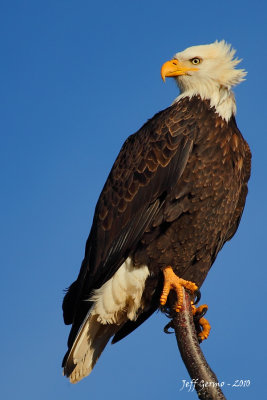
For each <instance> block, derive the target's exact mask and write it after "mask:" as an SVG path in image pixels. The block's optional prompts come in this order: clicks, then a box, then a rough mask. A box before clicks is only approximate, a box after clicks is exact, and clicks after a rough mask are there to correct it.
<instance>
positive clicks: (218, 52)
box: [161, 40, 246, 120]
mask: <svg viewBox="0 0 267 400" xmlns="http://www.w3.org/2000/svg"><path fill="white" fill-rule="evenodd" d="M235 52H236V51H235V50H234V49H233V48H231V45H230V44H227V43H226V42H225V41H224V40H221V41H216V42H214V43H211V44H206V45H200V46H192V47H189V48H187V49H186V50H184V51H182V52H179V53H176V54H175V56H174V58H173V59H172V60H170V61H167V62H166V63H165V64H163V66H162V68H161V76H162V79H163V80H164V81H165V77H174V78H175V80H176V82H177V84H178V86H179V88H180V91H181V95H180V96H179V97H178V98H177V100H179V99H180V98H181V97H185V96H189V97H192V96H194V95H199V96H200V97H201V98H202V99H209V100H210V101H211V105H212V106H215V108H216V111H217V112H218V113H219V114H220V115H221V116H222V117H223V118H224V119H226V120H229V118H230V117H231V115H232V114H235V111H236V106H235V100H234V95H233V93H232V91H231V88H232V87H233V86H235V85H237V84H238V83H240V82H242V81H243V80H244V77H245V76H246V71H245V70H244V69H237V68H236V66H237V65H238V64H239V63H240V61H241V60H240V59H238V58H235V57H234V56H235Z"/></svg>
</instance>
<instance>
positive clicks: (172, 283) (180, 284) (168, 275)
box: [160, 267, 197, 312]
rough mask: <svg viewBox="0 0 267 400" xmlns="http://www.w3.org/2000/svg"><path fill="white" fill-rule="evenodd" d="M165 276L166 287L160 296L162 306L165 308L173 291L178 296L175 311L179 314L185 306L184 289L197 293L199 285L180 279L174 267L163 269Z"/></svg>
mask: <svg viewBox="0 0 267 400" xmlns="http://www.w3.org/2000/svg"><path fill="white" fill-rule="evenodd" d="M163 275H164V286H163V290H162V294H161V296H160V304H161V305H162V306H164V305H165V304H166V301H167V298H168V295H169V293H170V290H171V289H173V290H175V291H176V294H177V302H176V304H175V308H174V309H175V311H176V312H179V311H180V310H181V308H182V305H183V288H185V289H188V290H190V291H191V292H195V291H196V290H197V285H196V284H195V283H194V282H190V281H186V280H184V279H182V278H179V277H178V276H177V275H176V274H175V273H174V272H173V269H172V267H166V268H164V269H163Z"/></svg>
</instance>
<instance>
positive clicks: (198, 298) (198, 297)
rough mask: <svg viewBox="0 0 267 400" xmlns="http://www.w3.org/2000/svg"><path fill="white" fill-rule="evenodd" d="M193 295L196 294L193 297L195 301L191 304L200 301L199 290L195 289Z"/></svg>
mask: <svg viewBox="0 0 267 400" xmlns="http://www.w3.org/2000/svg"><path fill="white" fill-rule="evenodd" d="M194 295H195V296H196V298H195V301H194V303H193V306H194V305H195V304H197V303H198V302H199V301H200V299H201V293H200V290H199V289H197V290H196V291H195V292H194Z"/></svg>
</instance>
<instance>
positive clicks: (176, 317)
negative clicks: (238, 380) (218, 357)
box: [170, 290, 225, 400]
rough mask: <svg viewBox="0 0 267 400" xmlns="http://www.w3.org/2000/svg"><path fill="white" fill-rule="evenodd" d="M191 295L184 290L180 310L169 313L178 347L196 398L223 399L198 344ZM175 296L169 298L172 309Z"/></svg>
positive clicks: (206, 399) (202, 399)
mask: <svg viewBox="0 0 267 400" xmlns="http://www.w3.org/2000/svg"><path fill="white" fill-rule="evenodd" d="M191 300H192V299H191V296H190V295H189V294H188V292H187V291H186V290H184V302H183V307H182V309H181V311H180V312H178V313H177V312H175V311H173V312H172V313H171V317H172V324H173V327H174V330H175V335H176V340H177V344H178V348H179V350H180V353H181V357H182V359H183V362H184V364H185V366H186V368H187V371H188V373H189V375H190V377H191V379H192V381H193V384H195V389H196V391H197V395H198V398H199V399H201V400H219V399H225V397H224V395H223V392H222V391H221V389H220V387H219V383H218V379H217V377H216V375H215V374H214V372H213V371H212V370H211V368H210V366H209V364H208V363H207V361H206V359H205V357H204V355H203V353H202V350H201V348H200V346H199V342H198V338H197V334H196V329H195V324H194V321H193V315H192V307H191ZM175 301H176V298H175V296H173V297H171V298H170V303H171V304H170V305H171V309H172V310H173V307H174V304H175Z"/></svg>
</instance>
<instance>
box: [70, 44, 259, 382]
mask: <svg viewBox="0 0 267 400" xmlns="http://www.w3.org/2000/svg"><path fill="white" fill-rule="evenodd" d="M234 57H235V51H234V50H233V49H232V48H231V46H230V45H228V44H226V43H225V41H220V42H218V41H216V42H214V43H212V44H208V45H201V46H194V47H190V48H187V49H186V50H184V51H182V52H179V53H177V54H176V55H175V56H174V58H173V59H172V60H170V61H167V62H166V63H165V64H164V65H163V66H162V69H161V75H162V78H163V80H165V77H173V78H174V79H175V80H176V82H177V84H178V87H179V89H180V95H179V96H178V97H177V98H176V99H175V100H174V102H173V104H172V105H171V106H170V107H168V108H167V109H165V110H163V111H160V112H159V113H157V114H156V115H155V116H154V117H153V118H152V119H150V120H148V122H147V123H145V124H144V125H143V126H142V128H141V129H140V130H139V131H138V132H136V133H135V134H133V135H131V136H130V137H129V138H128V139H127V140H126V142H125V143H124V144H123V146H122V149H121V151H120V153H119V155H118V157H117V159H116V161H115V163H114V165H113V167H112V169H111V171H110V174H109V176H108V179H107V181H106V183H105V185H104V188H103V190H102V192H101V194H100V197H99V200H98V202H97V205H96V208H95V214H94V219H93V224H92V228H91V231H90V234H89V237H88V239H87V242H86V248H85V256H84V259H83V262H82V265H81V269H80V272H79V275H78V278H77V280H76V281H75V282H73V283H72V284H71V285H70V287H69V289H68V290H67V293H66V295H65V297H64V300H63V314H64V321H65V323H66V324H72V328H71V331H70V335H69V339H68V351H67V353H66V355H65V357H64V359H63V369H64V374H65V375H66V376H67V377H69V379H70V381H71V382H72V383H75V382H78V381H79V380H81V379H82V378H83V377H85V376H87V375H88V374H89V373H90V372H91V370H92V368H93V367H94V365H95V363H96V361H97V359H98V358H99V356H100V354H101V353H102V351H103V349H104V348H105V346H106V344H107V343H108V341H109V339H110V338H112V337H113V343H114V342H117V341H118V340H120V339H122V338H123V337H125V336H126V335H128V334H129V333H130V332H132V331H133V330H134V329H135V328H136V327H138V326H139V325H140V324H141V323H143V322H144V321H145V320H146V319H147V318H148V317H149V316H151V315H152V314H153V313H154V311H156V310H157V309H158V308H159V307H160V306H164V305H165V306H166V305H167V304H168V294H169V291H170V290H175V291H176V293H177V304H176V310H177V311H179V310H180V309H181V307H182V299H181V290H183V287H184V288H187V289H189V290H191V291H192V292H194V291H195V290H196V289H197V288H199V287H201V285H202V283H203V281H204V279H205V277H206V276H207V273H208V271H209V269H210V268H211V266H212V264H213V263H214V261H215V259H216V256H217V254H218V252H219V251H220V250H221V248H222V247H223V245H224V244H225V242H226V241H228V240H230V239H231V238H232V237H233V235H234V234H235V232H236V230H237V227H238V225H239V222H240V219H241V216H242V212H243V208H244V205H245V200H246V196H247V182H248V180H249V176H250V162H251V154H250V150H249V146H248V144H247V143H246V141H245V140H244V138H243V136H242V135H241V133H240V131H239V129H238V127H237V125H236V120H235V113H236V103H235V98H234V94H233V92H232V90H231V89H232V87H233V86H234V85H237V84H238V83H240V82H241V81H242V80H243V79H244V77H245V75H246V72H245V71H244V70H243V69H237V68H236V66H237V64H238V63H239V62H240V60H238V59H237V58H234Z"/></svg>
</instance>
